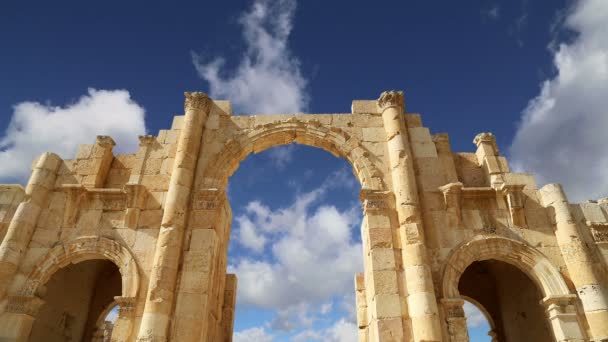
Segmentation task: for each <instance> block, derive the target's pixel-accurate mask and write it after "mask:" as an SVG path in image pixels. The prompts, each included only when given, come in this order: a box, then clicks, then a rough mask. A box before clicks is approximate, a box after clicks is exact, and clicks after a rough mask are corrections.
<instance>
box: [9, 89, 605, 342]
mask: <svg viewBox="0 0 608 342" xmlns="http://www.w3.org/2000/svg"><path fill="white" fill-rule="evenodd" d="M404 108H405V106H404V99H403V94H402V93H401V92H395V91H389V92H384V93H382V95H381V96H380V98H379V99H378V100H375V101H354V102H353V103H352V112H351V113H347V114H317V115H308V114H306V115H305V114H289V115H255V116H233V115H231V108H230V104H229V103H228V102H226V101H215V100H211V99H209V98H208V97H207V96H206V95H205V94H202V93H186V100H185V114H184V115H183V116H176V117H175V119H174V120H173V125H172V127H171V129H169V130H161V131H160V133H159V134H158V136H152V135H146V136H141V137H140V145H139V150H138V151H137V153H135V154H123V155H114V154H113V152H112V149H113V146H114V142H113V140H112V138H110V137H107V136H99V137H97V140H96V141H95V143H94V144H92V145H82V146H80V148H79V150H78V153H77V154H76V157H75V159H72V160H63V159H61V158H60V157H58V156H57V155H55V154H53V153H45V154H43V155H42V156H40V157H39V158H38V159H37V160H36V161H35V162H34V163H33V167H32V174H31V177H30V179H29V181H28V183H27V186H26V187H25V189H24V188H23V187H21V186H19V185H2V186H1V189H0V203H1V207H0V220H1V221H0V239H1V241H2V244H1V245H0V340H1V341H26V340H31V341H80V340H83V341H89V340H94V341H101V339H102V337H101V335H102V334H103V331H104V330H106V328H107V327H106V326H105V324H104V322H103V317H105V314H106V313H107V312H108V310H109V308H111V307H113V306H115V305H118V306H119V318H118V320H117V322H116V324H115V326H114V328H113V333H112V340H113V341H180V342H182V341H230V340H231V335H232V327H233V318H234V317H233V316H234V306H235V300H236V299H235V290H236V286H237V280H236V278H235V276H234V275H231V274H226V264H227V249H228V240H229V236H230V224H231V209H230V204H229V203H228V201H227V199H226V194H225V189H226V185H227V182H228V179H229V177H230V175H232V173H233V172H234V171H235V170H236V169H237V168H238V166H239V163H240V162H241V161H242V160H243V159H244V158H246V157H247V155H249V154H250V153H258V152H261V151H264V150H266V149H268V148H270V147H273V146H278V145H284V144H290V143H294V142H296V143H300V144H305V145H310V146H314V147H317V148H320V149H323V150H325V151H328V152H330V153H332V154H333V155H335V156H337V157H341V158H344V159H346V160H347V161H348V162H349V163H350V164H351V165H352V167H353V171H354V174H355V176H356V178H357V179H358V180H359V182H360V183H361V193H360V197H361V201H362V207H363V223H362V227H361V236H362V240H363V250H362V253H363V255H364V273H362V274H357V275H354V279H355V281H354V286H353V288H345V289H344V291H345V292H347V291H356V297H357V304H356V305H357V321H358V327H359V340H360V341H382V342H386V341H467V340H468V336H467V330H466V324H465V316H464V312H463V299H466V300H469V301H470V302H472V303H474V304H475V305H478V306H479V307H480V309H481V310H482V311H483V312H484V313H485V314H486V315H487V318H488V320H489V322H490V324H491V328H492V331H491V332H490V334H491V335H492V336H493V339H494V340H495V341H553V340H556V341H605V340H606V339H608V297H607V294H606V289H607V286H608V285H607V284H608V282H607V279H606V278H607V273H608V272H607V271H606V269H607V263H608V199H600V200H597V201H588V202H586V203H582V204H570V203H569V202H568V199H567V198H566V196H565V194H564V192H563V190H562V188H561V186H560V185H558V184H548V185H545V186H544V187H542V188H540V189H539V188H538V187H537V185H536V183H535V181H534V177H533V176H532V175H529V174H521V173H512V172H510V171H509V166H508V164H507V161H506V160H505V158H504V157H501V156H500V155H499V151H498V149H497V147H496V141H495V138H494V136H493V135H492V134H491V133H480V134H479V135H477V136H476V137H475V139H474V144H475V145H476V150H475V152H452V151H451V149H450V143H449V141H448V135H447V134H445V133H439V134H435V135H431V134H430V133H429V129H428V128H425V127H424V126H423V125H422V121H421V117H420V115H418V114H410V113H405V112H404ZM581 177H584V175H581ZM589 182H593V180H592V179H589ZM318 238H320V239H322V238H323V237H322V236H319V237H318Z"/></svg>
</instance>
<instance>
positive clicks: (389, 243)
mask: <svg viewBox="0 0 608 342" xmlns="http://www.w3.org/2000/svg"><path fill="white" fill-rule="evenodd" d="M364 235H365V238H367V239H368V246H369V248H370V249H376V248H390V249H392V247H393V234H392V231H391V229H390V228H369V229H368V230H367V234H364Z"/></svg>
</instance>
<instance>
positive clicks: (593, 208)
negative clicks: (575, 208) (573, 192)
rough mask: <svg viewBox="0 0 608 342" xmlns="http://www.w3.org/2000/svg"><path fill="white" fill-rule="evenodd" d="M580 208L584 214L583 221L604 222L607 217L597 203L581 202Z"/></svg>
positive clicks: (607, 219)
mask: <svg viewBox="0 0 608 342" xmlns="http://www.w3.org/2000/svg"><path fill="white" fill-rule="evenodd" d="M580 208H581V210H582V211H583V215H584V216H585V221H591V222H606V221H608V218H607V217H606V215H605V213H604V211H603V210H602V208H601V207H600V205H599V204H597V203H581V204H580Z"/></svg>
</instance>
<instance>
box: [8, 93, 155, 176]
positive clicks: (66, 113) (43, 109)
mask: <svg viewBox="0 0 608 342" xmlns="http://www.w3.org/2000/svg"><path fill="white" fill-rule="evenodd" d="M145 132H146V127H145V122H144V109H143V108H142V107H141V106H139V105H138V104H137V103H135V102H134V101H133V100H132V99H131V96H130V94H129V92H128V91H126V90H95V89H89V90H88V94H86V95H84V96H82V97H81V98H80V99H78V101H76V102H74V103H72V104H68V105H66V106H63V107H59V106H52V105H49V104H41V103H39V102H21V103H18V104H17V105H15V106H14V111H13V116H12V118H11V121H10V123H9V125H8V128H7V129H6V132H5V133H4V135H3V136H2V138H1V139H0V165H2V168H0V182H2V183H10V182H24V181H26V180H27V178H28V177H29V172H30V165H31V163H32V160H33V159H34V158H36V157H37V156H38V155H40V154H42V153H43V152H47V151H48V152H54V153H57V154H59V155H60V156H61V157H63V158H65V159H72V158H74V156H75V153H76V149H77V147H78V145H79V144H92V143H94V142H95V136H96V135H110V136H112V138H114V140H115V141H116V143H117V146H116V147H115V150H116V151H135V150H136V148H137V145H138V140H137V136H138V135H141V134H145Z"/></svg>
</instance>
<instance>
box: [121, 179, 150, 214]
mask: <svg viewBox="0 0 608 342" xmlns="http://www.w3.org/2000/svg"><path fill="white" fill-rule="evenodd" d="M124 191H125V192H126V194H127V203H126V206H127V208H138V209H143V207H144V204H145V202H146V197H147V195H148V191H147V189H146V187H145V186H144V185H141V184H125V186H124Z"/></svg>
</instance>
